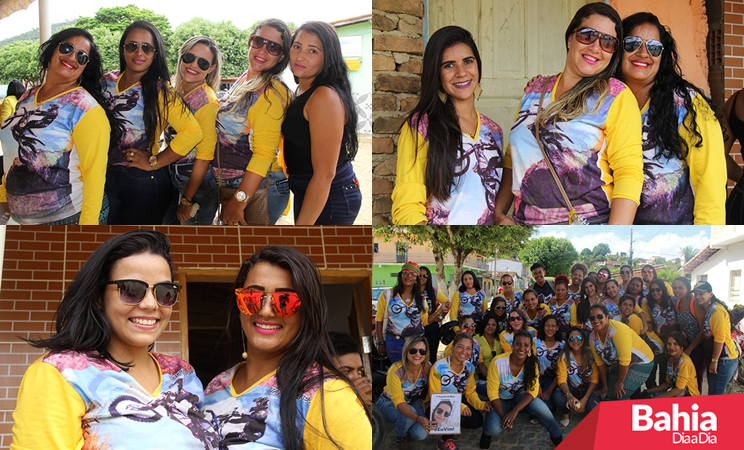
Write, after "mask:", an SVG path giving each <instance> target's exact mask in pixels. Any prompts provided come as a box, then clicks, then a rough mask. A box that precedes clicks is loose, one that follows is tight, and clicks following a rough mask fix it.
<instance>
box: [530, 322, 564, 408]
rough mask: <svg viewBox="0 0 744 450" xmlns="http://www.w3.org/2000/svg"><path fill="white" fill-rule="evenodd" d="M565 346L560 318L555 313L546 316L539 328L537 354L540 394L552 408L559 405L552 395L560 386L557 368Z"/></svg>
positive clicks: (536, 340) (536, 339)
mask: <svg viewBox="0 0 744 450" xmlns="http://www.w3.org/2000/svg"><path fill="white" fill-rule="evenodd" d="M563 346H564V342H563V334H562V333H561V332H560V328H559V327H558V318H557V317H555V316H553V315H547V316H545V317H544V318H543V320H542V322H540V325H539V326H538V328H537V337H536V338H535V350H536V353H535V354H536V355H537V365H538V368H539V370H540V393H539V394H538V395H539V396H540V399H542V401H544V402H545V403H547V405H548V406H549V407H550V409H553V408H555V407H556V406H558V405H557V404H554V403H553V402H552V396H553V392H554V391H555V388H556V387H557V386H558V379H557V378H556V368H557V367H558V355H559V354H560V353H561V350H563Z"/></svg>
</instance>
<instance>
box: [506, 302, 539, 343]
mask: <svg viewBox="0 0 744 450" xmlns="http://www.w3.org/2000/svg"><path fill="white" fill-rule="evenodd" d="M526 324H527V316H526V315H525V313H524V310H523V309H521V308H520V309H514V310H512V311H511V312H510V313H509V324H508V325H507V326H506V330H504V331H502V332H501V333H500V334H499V343H500V344H501V348H502V349H503V350H504V353H506V352H510V351H511V349H512V343H514V336H515V334H516V332H517V331H519V330H527V332H528V333H530V336H532V337H535V335H536V334H537V330H535V329H534V328H532V327H528V326H527V325H526Z"/></svg>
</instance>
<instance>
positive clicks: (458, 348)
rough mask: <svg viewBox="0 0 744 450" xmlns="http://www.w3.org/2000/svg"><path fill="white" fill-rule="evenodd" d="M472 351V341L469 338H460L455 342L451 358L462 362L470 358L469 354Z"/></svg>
mask: <svg viewBox="0 0 744 450" xmlns="http://www.w3.org/2000/svg"><path fill="white" fill-rule="evenodd" d="M472 353H473V342H472V341H471V340H470V339H460V340H459V341H457V343H456V344H455V348H454V349H453V352H452V358H453V359H454V360H455V361H457V362H459V363H460V364H462V363H464V362H465V361H467V360H468V359H470V355H472Z"/></svg>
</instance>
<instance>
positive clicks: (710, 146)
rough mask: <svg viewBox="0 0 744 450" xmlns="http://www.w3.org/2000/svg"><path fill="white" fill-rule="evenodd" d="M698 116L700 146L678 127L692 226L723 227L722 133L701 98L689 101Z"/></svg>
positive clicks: (724, 202) (724, 159)
mask: <svg viewBox="0 0 744 450" xmlns="http://www.w3.org/2000/svg"><path fill="white" fill-rule="evenodd" d="M692 106H693V108H695V112H696V114H697V125H698V131H700V134H701V135H702V137H703V143H702V145H703V146H702V147H700V148H698V147H695V145H694V144H693V142H696V139H695V138H694V136H693V135H692V133H691V132H690V131H688V130H687V129H686V128H685V126H681V127H679V135H680V138H681V139H683V140H684V141H685V142H687V145H688V152H687V166H688V167H689V168H690V184H692V190H693V191H694V193H695V206H694V208H693V215H694V217H695V219H694V222H695V225H700V224H710V225H723V224H725V223H726V179H727V175H726V155H725V154H724V153H725V152H724V149H723V131H722V130H721V124H720V123H719V122H718V119H717V118H716V116H715V114H714V113H713V111H711V109H710V106H708V103H707V102H706V101H705V99H703V97H702V96H701V95H699V94H698V95H696V96H695V97H694V98H693V99H692ZM691 121H692V115H691V114H687V117H685V125H688V126H689V125H690V123H691Z"/></svg>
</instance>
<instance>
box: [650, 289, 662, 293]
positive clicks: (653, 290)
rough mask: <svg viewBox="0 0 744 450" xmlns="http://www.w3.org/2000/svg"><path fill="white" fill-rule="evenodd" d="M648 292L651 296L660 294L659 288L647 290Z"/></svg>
mask: <svg viewBox="0 0 744 450" xmlns="http://www.w3.org/2000/svg"><path fill="white" fill-rule="evenodd" d="M648 292H650V293H652V294H658V293H659V292H661V288H651V289H649V290H648Z"/></svg>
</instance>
